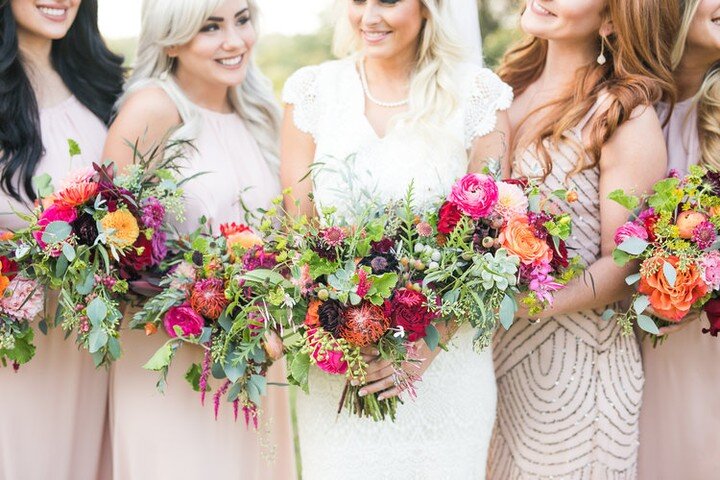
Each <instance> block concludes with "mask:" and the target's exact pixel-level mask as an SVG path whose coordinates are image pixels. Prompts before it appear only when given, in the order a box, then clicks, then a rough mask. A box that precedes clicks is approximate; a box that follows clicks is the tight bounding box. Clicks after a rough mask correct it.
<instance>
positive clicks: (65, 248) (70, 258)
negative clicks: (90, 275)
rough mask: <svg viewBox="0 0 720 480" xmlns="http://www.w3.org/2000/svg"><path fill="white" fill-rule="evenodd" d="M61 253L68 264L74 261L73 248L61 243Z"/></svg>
mask: <svg viewBox="0 0 720 480" xmlns="http://www.w3.org/2000/svg"><path fill="white" fill-rule="evenodd" d="M62 252H63V255H65V258H66V259H67V261H68V262H72V261H73V260H75V257H76V254H75V247H73V246H72V245H70V244H69V243H63V246H62Z"/></svg>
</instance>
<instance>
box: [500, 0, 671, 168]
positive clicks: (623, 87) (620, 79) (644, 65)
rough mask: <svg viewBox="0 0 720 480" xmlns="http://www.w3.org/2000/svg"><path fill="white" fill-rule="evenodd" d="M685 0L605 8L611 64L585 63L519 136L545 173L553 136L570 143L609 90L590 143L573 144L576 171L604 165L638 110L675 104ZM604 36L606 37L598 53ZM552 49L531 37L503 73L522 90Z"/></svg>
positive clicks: (629, 1) (640, 0) (612, 3)
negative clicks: (676, 49)
mask: <svg viewBox="0 0 720 480" xmlns="http://www.w3.org/2000/svg"><path fill="white" fill-rule="evenodd" d="M677 1H678V0H608V5H607V7H606V12H605V14H606V15H607V16H608V18H609V19H610V20H612V23H613V25H614V30H615V31H614V33H613V34H611V35H609V36H608V37H607V39H606V40H605V41H606V42H607V43H606V47H607V48H606V56H607V62H606V63H605V64H604V65H600V64H598V63H597V62H595V61H593V62H592V63H591V64H589V65H587V66H585V67H582V68H580V69H578V71H577V73H576V75H575V81H574V82H573V84H572V86H571V87H569V88H568V90H567V91H566V92H564V93H563V94H562V95H561V96H560V97H559V98H557V99H556V100H553V101H552V102H550V103H549V104H546V105H542V106H541V107H539V108H537V109H535V110H534V111H532V112H530V114H529V115H528V117H529V116H531V115H533V114H535V113H537V112H539V111H542V110H547V114H546V115H545V116H544V117H543V118H542V120H541V123H540V124H539V125H538V126H537V127H536V128H533V129H531V130H529V131H528V132H527V133H526V134H525V135H523V138H521V139H516V140H515V141H514V142H513V143H514V146H515V147H518V146H520V147H525V146H531V147H534V148H537V151H538V154H539V156H540V158H541V161H542V164H543V171H544V175H545V176H547V175H549V174H550V173H551V172H552V159H551V157H550V153H549V151H548V148H547V146H546V145H545V142H546V141H547V142H549V143H550V144H551V145H554V146H557V145H558V144H560V143H561V142H562V141H564V140H565V139H566V137H565V133H566V132H567V131H568V130H570V129H572V128H575V127H576V126H577V125H578V124H579V123H580V122H581V121H582V119H583V118H585V116H586V115H587V112H588V111H590V109H591V108H592V107H593V106H594V105H595V104H596V103H597V102H598V98H599V96H600V94H601V93H603V92H607V93H608V94H609V99H610V100H609V102H608V103H609V106H608V107H607V108H606V109H604V110H603V111H602V112H601V113H600V114H598V115H596V116H595V117H594V118H593V119H592V120H591V122H590V124H589V129H590V130H589V142H590V143H589V145H588V146H586V147H583V146H582V145H579V144H577V142H571V145H572V147H573V149H574V150H575V151H576V153H577V155H578V158H579V159H580V160H581V161H579V162H578V164H577V165H575V168H574V170H573V171H572V172H570V174H571V175H572V174H576V173H579V172H581V171H583V170H587V169H592V168H595V167H596V166H597V165H598V164H599V163H600V155H601V152H602V148H603V146H604V145H605V144H606V143H607V142H608V141H609V140H610V138H611V137H612V136H613V134H614V133H615V132H616V131H617V129H618V128H620V126H622V125H623V124H624V123H625V122H627V121H628V120H630V118H631V114H632V112H633V111H634V110H635V108H637V107H639V106H642V105H647V106H650V105H653V104H655V103H657V102H658V101H660V100H661V99H663V98H665V99H666V100H668V101H669V102H671V103H672V102H674V99H675V88H674V80H673V76H672V69H671V66H670V50H671V47H672V42H673V39H672V38H673V33H674V32H676V31H677V28H673V27H674V26H676V25H677V23H678V21H679V20H678V19H677V17H678V12H679V10H680V7H679V4H678V3H677ZM602 41H603V40H602V39H601V38H600V36H599V35H598V37H597V51H598V52H599V51H600V48H601V42H602ZM608 50H609V52H608ZM547 52H548V42H547V40H544V39H540V38H537V37H533V36H527V37H526V38H525V39H524V40H522V41H521V42H520V43H519V44H518V45H516V46H515V47H513V48H512V49H510V51H509V52H508V53H506V54H505V57H504V59H503V62H502V65H501V66H500V69H499V72H498V73H499V75H500V77H501V78H502V79H503V80H504V81H505V82H507V83H508V84H509V85H510V86H511V87H513V89H514V91H515V95H516V96H519V95H520V94H521V93H522V92H524V91H525V90H526V89H527V88H528V87H529V86H530V85H531V84H532V83H533V82H535V81H536V80H537V79H538V78H540V75H541V74H542V72H543V70H544V68H545V62H546V59H547ZM528 117H526V118H525V120H524V121H526V120H527V118H528ZM524 121H523V122H524ZM585 153H587V154H588V156H589V157H590V162H589V163H588V162H585V161H583V159H584V158H585Z"/></svg>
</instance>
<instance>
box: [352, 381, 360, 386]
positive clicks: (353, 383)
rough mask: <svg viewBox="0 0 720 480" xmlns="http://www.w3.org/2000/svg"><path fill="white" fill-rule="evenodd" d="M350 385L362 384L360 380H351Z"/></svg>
mask: <svg viewBox="0 0 720 480" xmlns="http://www.w3.org/2000/svg"><path fill="white" fill-rule="evenodd" d="M350 385H352V386H353V387H357V386H358V385H360V382H358V381H357V380H351V381H350Z"/></svg>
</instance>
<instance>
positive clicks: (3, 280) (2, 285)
mask: <svg viewBox="0 0 720 480" xmlns="http://www.w3.org/2000/svg"><path fill="white" fill-rule="evenodd" d="M8 285H10V279H9V278H8V277H6V276H5V275H0V297H2V296H3V295H5V289H6V288H7V287H8Z"/></svg>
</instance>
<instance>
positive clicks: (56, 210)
mask: <svg viewBox="0 0 720 480" xmlns="http://www.w3.org/2000/svg"><path fill="white" fill-rule="evenodd" d="M75 220H77V210H76V209H75V208H73V207H68V206H65V205H61V204H58V203H54V204H52V205H51V206H50V207H49V208H47V209H46V210H45V211H44V212H42V214H41V215H40V219H39V220H38V223H37V224H38V226H39V227H41V228H40V230H37V231H35V232H33V237H35V241H37V242H38V245H40V248H45V247H47V244H46V243H45V242H43V239H42V236H43V233H45V227H47V226H48V225H49V224H51V223H52V222H67V223H72V222H74V221H75ZM60 253H61V251H60V250H58V251H57V252H52V255H53V256H54V257H59V256H60Z"/></svg>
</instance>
